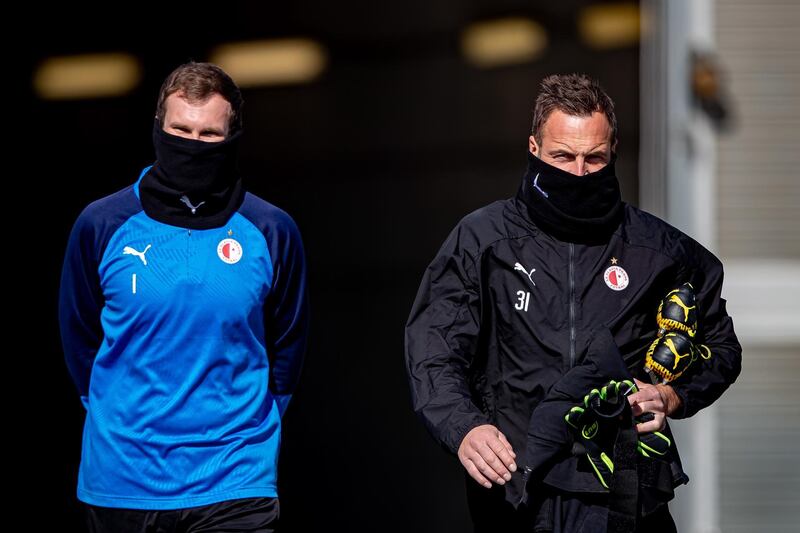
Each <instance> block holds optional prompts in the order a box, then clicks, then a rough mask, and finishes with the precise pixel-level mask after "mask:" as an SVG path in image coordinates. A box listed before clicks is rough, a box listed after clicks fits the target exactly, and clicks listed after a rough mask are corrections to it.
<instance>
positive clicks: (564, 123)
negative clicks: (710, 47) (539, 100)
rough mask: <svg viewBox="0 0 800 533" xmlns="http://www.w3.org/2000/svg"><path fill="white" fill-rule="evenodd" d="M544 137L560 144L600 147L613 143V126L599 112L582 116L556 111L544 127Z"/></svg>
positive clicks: (548, 118) (551, 114)
mask: <svg viewBox="0 0 800 533" xmlns="http://www.w3.org/2000/svg"><path fill="white" fill-rule="evenodd" d="M542 137H543V140H544V139H547V140H549V141H551V142H553V143H558V144H568V145H573V144H576V143H579V144H581V145H582V146H583V147H585V145H587V144H589V145H592V147H599V146H601V145H603V144H608V143H609V142H610V141H611V125H610V124H609V123H608V118H607V117H606V116H605V114H604V113H601V112H599V111H595V112H594V113H592V114H591V115H584V116H581V115H570V114H567V113H564V112H563V111H560V110H554V111H553V112H552V113H550V115H549V116H548V117H547V119H546V120H545V121H544V124H543V125H542Z"/></svg>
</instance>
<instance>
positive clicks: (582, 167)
mask: <svg viewBox="0 0 800 533" xmlns="http://www.w3.org/2000/svg"><path fill="white" fill-rule="evenodd" d="M572 173H573V174H575V175H576V176H583V175H585V174H588V173H589V169H588V168H586V160H584V159H583V158H582V157H576V158H575V164H574V165H573V168H572Z"/></svg>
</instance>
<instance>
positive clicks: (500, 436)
mask: <svg viewBox="0 0 800 533" xmlns="http://www.w3.org/2000/svg"><path fill="white" fill-rule="evenodd" d="M497 438H498V439H500V442H502V443H503V446H505V447H506V449H507V450H508V453H510V454H511V457H514V458H516V457H517V454H516V453H514V448H513V447H512V446H511V443H510V442H508V439H507V438H506V436H505V435H503V433H502V432H500V431H498V432H497Z"/></svg>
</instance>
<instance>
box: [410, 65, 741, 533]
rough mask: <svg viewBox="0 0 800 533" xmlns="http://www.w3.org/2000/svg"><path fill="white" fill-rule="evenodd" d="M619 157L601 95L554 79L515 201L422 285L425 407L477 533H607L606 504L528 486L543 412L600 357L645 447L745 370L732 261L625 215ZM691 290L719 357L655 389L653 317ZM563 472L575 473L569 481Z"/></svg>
mask: <svg viewBox="0 0 800 533" xmlns="http://www.w3.org/2000/svg"><path fill="white" fill-rule="evenodd" d="M616 143H617V124H616V118H615V115H614V106H613V102H612V101H611V99H610V98H609V97H608V95H607V94H605V92H604V91H603V90H602V89H601V88H600V86H599V85H598V84H597V83H596V82H594V81H592V80H590V79H588V78H586V77H585V76H582V75H575V74H572V75H555V76H549V77H548V78H546V79H545V80H544V81H543V82H542V85H541V90H540V94H539V95H538V97H537V100H536V106H535V109H534V120H533V128H532V133H531V136H530V138H529V156H528V159H529V164H528V170H527V172H526V173H525V175H524V177H523V179H522V183H521V185H520V187H519V190H518V192H517V194H516V195H515V196H514V197H513V198H510V199H507V200H502V201H496V202H494V203H492V204H490V205H488V206H485V207H483V208H481V209H478V210H477V211H475V212H473V213H471V214H469V215H467V216H466V217H464V218H463V219H462V220H461V221H460V222H459V223H458V225H457V226H456V227H455V229H454V230H453V231H452V232H451V233H450V235H449V236H448V238H447V240H446V241H445V242H444V244H443V245H442V247H441V249H440V250H439V252H438V254H437V255H436V257H435V258H434V260H433V261H432V262H431V264H430V266H429V267H428V269H427V270H426V272H425V274H424V277H423V279H422V283H421V285H420V288H419V292H418V294H417V298H416V300H415V302H414V306H413V308H412V310H411V314H410V316H409V319H408V322H407V324H406V364H407V370H408V374H409V379H410V384H411V390H412V398H413V405H414V409H415V411H416V412H417V413H418V414H419V415H420V416H421V418H422V420H423V421H424V423H425V425H426V426H427V428H428V429H429V431H430V432H431V433H432V434H433V436H434V437H435V438H436V439H437V440H438V441H439V442H440V443H441V444H442V445H443V446H444V447H445V448H446V449H447V450H449V451H450V452H452V453H454V454H457V456H458V458H459V460H460V461H461V464H462V465H463V466H464V468H465V470H466V473H467V474H468V475H469V478H471V479H469V478H468V479H467V487H468V490H467V495H468V503H469V507H470V511H471V514H472V519H473V522H474V523H475V526H476V531H482V530H487V531H489V530H494V531H500V530H501V529H500V528H505V529H506V530H508V529H510V530H533V529H534V527H535V528H536V530H537V531H570V532H574V531H605V530H606V529H605V528H606V519H607V518H608V506H609V499H608V494H607V493H604V492H603V491H602V490H598V491H591V490H590V491H587V492H580V491H579V492H573V491H572V489H570V488H569V487H573V486H575V484H574V483H573V481H574V480H571V479H564V478H563V477H562V478H559V479H557V480H556V481H553V480H552V479H551V478H552V476H551V477H550V478H547V479H545V480H544V481H542V480H527V479H524V475H523V472H522V471H523V468H522V467H523V466H524V465H526V464H528V463H529V462H530V461H532V460H535V459H536V458H529V457H525V451H526V447H527V443H528V432H529V423H530V422H531V416H532V414H533V413H534V410H535V408H536V407H537V405H539V404H540V402H542V400H544V399H545V398H546V397H547V395H548V392H549V391H550V390H551V388H558V387H553V385H554V384H556V383H557V382H558V381H559V379H562V377H563V376H564V375H565V374H567V372H568V371H569V370H570V369H572V368H574V367H576V366H578V365H581V364H585V363H586V360H587V359H588V357H587V354H591V353H593V352H601V353H600V357H601V359H602V358H603V357H605V358H608V357H612V358H615V359H611V361H617V360H619V359H620V358H621V360H622V362H623V366H624V367H626V368H627V370H628V371H629V376H620V375H618V374H614V371H612V367H614V368H618V367H615V366H614V365H606V366H604V364H603V363H600V371H598V372H597V374H598V376H600V377H602V378H603V379H604V380H606V381H607V380H608V379H625V378H627V377H634V378H636V384H637V386H638V392H635V393H633V394H630V395H629V396H628V397H627V400H628V402H629V404H630V408H631V412H632V415H633V416H636V417H639V418H638V420H639V421H640V423H639V424H637V425H636V431H638V433H639V434H640V435H645V434H650V433H653V432H656V431H661V432H666V433H667V434H669V433H668V428H667V427H666V417H671V418H675V419H677V418H684V417H688V416H691V415H693V414H694V413H696V412H697V411H698V410H700V409H702V408H704V407H707V406H708V405H710V404H711V403H713V402H714V401H715V400H716V399H717V398H719V397H720V395H721V394H722V393H723V392H724V391H725V390H726V389H727V388H728V386H729V385H730V384H731V383H733V381H734V380H735V379H736V377H737V376H738V374H739V372H740V368H741V366H740V365H741V347H740V345H739V342H738V340H737V338H736V335H735V333H734V331H733V324H732V321H731V319H730V317H729V316H728V314H727V312H726V310H725V300H724V299H722V298H721V296H720V295H721V290H722V279H723V270H722V265H721V263H720V261H719V260H718V259H717V258H716V257H715V256H714V255H713V254H712V253H711V252H709V251H708V250H707V249H705V248H704V247H703V246H701V245H700V244H699V243H697V242H696V241H694V240H693V239H692V238H690V237H689V236H687V235H685V234H684V233H682V232H680V231H679V230H677V229H676V228H674V227H672V226H670V225H669V224H667V223H666V222H664V221H662V220H660V219H659V218H657V217H655V216H653V215H650V214H648V213H646V212H643V211H641V210H639V209H637V208H635V207H633V206H631V205H629V204H627V203H625V202H623V201H622V199H621V196H620V190H619V183H618V181H617V178H616V176H615V173H614V161H615V157H616V156H615V149H616ZM686 282H688V283H691V284H692V286H693V287H694V290H695V291H696V299H697V314H698V323H699V329H698V332H697V335H696V337H695V338H694V341H695V342H696V343H697V344H703V345H705V346H707V347H708V348H709V350H710V352H711V353H712V354H713V357H711V358H710V359H708V360H707V361H705V360H704V361H702V368H701V369H700V370H699V371H696V372H693V373H691V374H690V375H689V374H687V375H686V376H684V377H683V379H682V380H680V381H679V382H678V381H676V382H674V383H673V384H657V385H654V384H651V382H650V379H649V377H648V375H647V374H646V373H645V372H644V370H643V362H644V357H645V352H646V351H647V347H648V346H649V345H650V343H651V342H652V341H653V339H654V338H656V334H657V330H658V327H657V325H656V320H655V315H656V309H657V307H658V303H659V301H660V300H661V299H662V297H664V295H665V294H667V292H669V291H670V290H671V289H674V288H676V287H678V286H680V285H682V284H683V283H686ZM604 340H607V342H604ZM606 360H608V359H606ZM606 371H607V372H608V375H605V372H606ZM612 374H614V375H612ZM586 392H587V393H588V392H589V391H588V390H587V391H586ZM565 414H566V413H565ZM536 429H537V428H536V427H533V428H532V431H534V432H535V431H536ZM634 434H635V432H634ZM570 444H571V443H565V447H566V448H567V449H568V448H569V445H570ZM564 465H567V468H566V469H565V468H561V472H562V473H563V472H565V471H566V472H568V471H569V468H571V467H570V466H569V464H568V462H567V461H566V460H564V461H562V464H561V467H563V466H564ZM675 465H677V466H675ZM676 468H677V473H676V470H675V469H676ZM555 470H558V469H555ZM673 474H675V477H674V479H670V480H668V481H667V485H668V486H667V491H668V493H669V494H668V496H666V497H665V498H664V500H667V499H669V498H671V496H672V493H671V491H672V488H673V484H677V483H680V482H685V477H684V476H683V474H682V472H681V471H680V461H679V460H678V459H677V454H676V455H675V460H674V461H673ZM576 475H577V474H576ZM556 477H557V476H556ZM567 477H569V473H568V474H567ZM473 480H474V481H473ZM656 481H658V480H657V479H656ZM661 484H662V485H664V482H663V480H661ZM481 487H485V488H481ZM565 488H566V489H565ZM528 493H530V494H528ZM612 493H613V490H612ZM529 497H532V499H529ZM521 501H528V504H527V505H524V504H523V505H520V502H521ZM659 503H663V505H658V506H655V507H654V508H653V507H652V506H651V508H650V509H649V514H647V515H646V516H639V517H638V521H637V524H638V525H637V527H638V528H639V529H641V530H644V529H646V528H647V529H648V530H666V531H670V530H674V524H673V523H672V519H671V517H670V516H669V513H668V511H667V506H666V504H665V502H659ZM654 509H655V510H654ZM642 514H644V513H642ZM609 520H610V519H609ZM609 524H610V522H609Z"/></svg>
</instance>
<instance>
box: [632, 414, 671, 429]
mask: <svg viewBox="0 0 800 533" xmlns="http://www.w3.org/2000/svg"><path fill="white" fill-rule="evenodd" d="M665 420H666V417H665V416H664V413H654V416H653V419H652V420H650V421H649V422H642V423H641V424H636V432H637V433H652V432H653V431H661V430H662V429H664V426H665V425H666V424H665Z"/></svg>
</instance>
